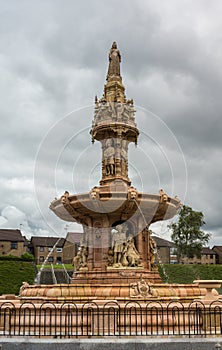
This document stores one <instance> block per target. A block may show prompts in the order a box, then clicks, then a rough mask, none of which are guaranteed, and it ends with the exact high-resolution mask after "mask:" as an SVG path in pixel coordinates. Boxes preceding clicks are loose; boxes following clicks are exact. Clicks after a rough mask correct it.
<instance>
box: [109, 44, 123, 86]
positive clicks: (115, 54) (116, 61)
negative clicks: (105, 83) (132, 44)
mask: <svg viewBox="0 0 222 350" xmlns="http://www.w3.org/2000/svg"><path fill="white" fill-rule="evenodd" d="M120 62H121V55H120V52H119V50H118V49H117V44H116V42H115V41H114V42H113V44H112V47H111V49H110V52H109V68H108V73H107V80H108V78H109V77H111V76H113V75H118V76H120Z"/></svg>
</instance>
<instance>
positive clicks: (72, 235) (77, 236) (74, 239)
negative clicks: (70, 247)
mask: <svg viewBox="0 0 222 350" xmlns="http://www.w3.org/2000/svg"><path fill="white" fill-rule="evenodd" d="M82 235H83V233H82V232H68V233H67V236H66V240H67V241H68V242H71V243H80V242H81V239H82Z"/></svg>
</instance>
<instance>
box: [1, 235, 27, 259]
mask: <svg viewBox="0 0 222 350" xmlns="http://www.w3.org/2000/svg"><path fill="white" fill-rule="evenodd" d="M27 251H28V245H27V240H26V238H25V237H23V236H22V233H21V231H20V230H13V229H0V255H3V256H5V255H6V256H7V255H14V256H17V257H20V256H21V255H23V254H25V253H27Z"/></svg>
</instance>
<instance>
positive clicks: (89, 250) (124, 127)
mask: <svg viewBox="0 0 222 350" xmlns="http://www.w3.org/2000/svg"><path fill="white" fill-rule="evenodd" d="M120 62H121V55H120V52H119V50H118V48H117V45H116V43H115V42H114V43H113V45H112V48H111V49H110V53H109V67H108V73H107V78H106V84H105V86H104V94H103V96H102V98H101V99H98V98H97V97H96V98H95V114H94V118H93V122H92V129H91V131H90V134H91V138H92V142H94V141H99V142H100V143H101V148H102V162H101V164H102V178H101V181H100V184H99V186H95V187H94V188H92V189H91V190H90V191H89V192H88V193H83V194H70V193H69V192H68V191H66V192H65V193H64V194H63V195H62V196H61V198H60V199H56V200H54V201H53V202H52V203H51V205H50V209H51V210H52V211H53V212H54V213H55V214H56V215H57V216H58V217H59V218H61V219H62V220H65V221H75V222H78V223H79V224H82V226H83V234H82V241H81V249H80V251H79V252H78V254H77V255H76V256H75V257H74V260H73V264H74V273H73V278H72V284H70V285H53V286H47V287H46V286H25V288H23V289H22V290H21V295H20V296H21V298H23V299H30V296H32V297H33V298H41V300H44V299H47V300H57V301H59V300H93V299H97V300H98V299H102V300H103V299H116V300H117V299H132V298H133V299H135V298H141V297H142V298H145V299H149V298H151V299H153V298H154V299H158V300H160V299H170V298H175V297H182V299H183V300H186V298H187V299H189V300H191V299H193V298H194V297H198V296H200V295H201V290H200V288H199V287H198V286H197V285H187V286H184V285H183V286H181V285H180V286H179V285H174V286H172V285H171V286H170V285H166V284H161V279H160V276H159V273H158V269H157V267H156V265H155V243H154V241H153V239H152V237H151V234H150V230H149V225H150V224H152V223H154V222H156V221H160V220H166V219H170V218H172V217H173V216H174V215H175V214H176V213H177V211H178V209H179V207H180V201H179V200H178V199H177V198H170V197H169V196H168V195H167V194H166V193H164V191H163V190H160V191H159V193H158V194H149V193H143V192H139V191H137V189H136V188H135V187H133V186H132V185H131V181H130V179H129V175H128V145H129V143H130V142H133V143H135V144H137V140H138V136H139V131H138V128H137V125H136V122H135V109H134V103H133V100H132V99H130V100H127V99H126V96H125V88H124V85H123V83H122V77H121V74H120Z"/></svg>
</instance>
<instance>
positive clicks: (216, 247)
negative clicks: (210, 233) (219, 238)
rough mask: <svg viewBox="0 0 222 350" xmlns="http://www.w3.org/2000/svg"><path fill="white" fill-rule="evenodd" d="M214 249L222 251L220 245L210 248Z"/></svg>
mask: <svg viewBox="0 0 222 350" xmlns="http://www.w3.org/2000/svg"><path fill="white" fill-rule="evenodd" d="M214 249H215V250H216V252H219V253H222V245H214V246H213V248H212V250H214Z"/></svg>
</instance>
